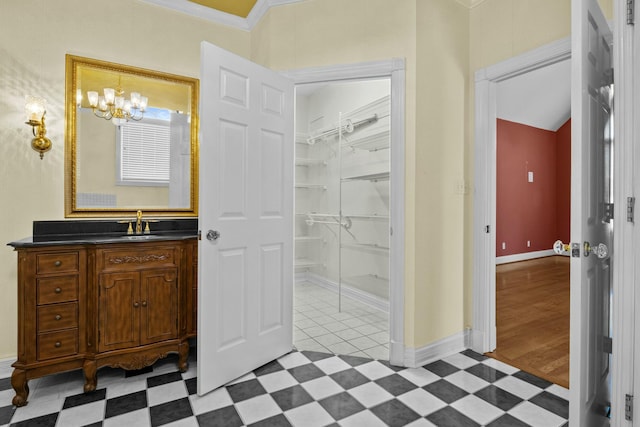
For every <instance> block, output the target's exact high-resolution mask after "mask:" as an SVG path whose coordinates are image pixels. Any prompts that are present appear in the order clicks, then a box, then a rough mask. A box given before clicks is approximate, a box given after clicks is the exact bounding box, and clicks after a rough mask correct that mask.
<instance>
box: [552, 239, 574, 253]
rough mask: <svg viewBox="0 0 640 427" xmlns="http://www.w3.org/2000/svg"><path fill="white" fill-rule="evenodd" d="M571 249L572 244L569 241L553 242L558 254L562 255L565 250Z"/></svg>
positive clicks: (554, 249)
mask: <svg viewBox="0 0 640 427" xmlns="http://www.w3.org/2000/svg"><path fill="white" fill-rule="evenodd" d="M570 249H571V246H570V245H568V244H567V243H562V240H556V241H555V242H554V243H553V252H555V253H556V254H558V255H562V254H563V253H565V252H568V251H569V250H570Z"/></svg>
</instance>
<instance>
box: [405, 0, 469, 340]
mask: <svg viewBox="0 0 640 427" xmlns="http://www.w3.org/2000/svg"><path fill="white" fill-rule="evenodd" d="M417 4H418V10H417V15H416V16H417V28H418V49H417V57H418V59H417V63H418V67H417V76H418V77H417V86H416V89H417V94H416V97H417V105H416V107H417V112H416V117H417V118H418V119H417V121H416V150H415V153H408V157H407V158H408V159H413V160H412V161H414V162H415V171H416V172H415V174H416V176H415V200H416V203H415V212H414V215H415V218H416V226H415V259H416V264H415V265H416V272H415V283H414V295H413V300H408V301H407V305H408V306H413V311H414V314H413V316H410V317H409V318H408V319H407V322H408V323H410V322H413V323H414V325H413V329H414V332H413V333H414V337H415V338H414V344H415V346H416V347H421V346H424V345H426V344H430V343H432V342H434V341H436V340H439V339H442V338H446V337H449V336H451V335H454V334H456V333H460V332H462V331H463V329H464V306H463V303H462V302H463V297H464V294H463V292H464V282H463V266H464V265H463V258H462V257H461V256H460V254H461V248H462V247H463V243H464V236H465V232H467V231H468V230H465V228H464V222H463V220H464V209H465V202H466V199H467V197H468V196H467V195H465V194H461V193H463V192H462V191H459V190H458V184H465V170H464V156H465V152H464V143H465V126H464V123H465V120H466V116H465V113H466V99H467V96H468V87H467V81H468V72H469V10H468V9H467V8H466V7H464V6H462V5H460V3H458V2H455V1H450V0H430V1H420V0H419V1H417ZM409 155H410V157H409ZM408 326H409V325H408Z"/></svg>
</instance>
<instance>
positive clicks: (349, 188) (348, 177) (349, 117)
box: [295, 96, 390, 309]
mask: <svg viewBox="0 0 640 427" xmlns="http://www.w3.org/2000/svg"><path fill="white" fill-rule="evenodd" d="M389 111H390V96H384V97H381V98H379V99H377V100H374V101H373V102H369V103H366V104H365V105H363V106H362V107H360V108H357V109H355V110H353V111H351V112H349V113H346V114H341V115H338V116H336V118H335V119H336V123H337V124H336V125H335V126H332V127H329V128H324V129H320V130H318V131H316V132H314V133H312V134H310V135H307V136H306V137H305V136H304V135H303V134H299V136H298V137H297V138H296V142H297V143H298V145H297V154H296V156H297V158H296V166H297V168H296V188H300V189H303V188H305V189H307V188H308V189H310V190H314V189H322V190H324V191H323V192H317V191H306V190H302V192H301V193H300V192H296V210H297V213H296V233H297V236H298V237H296V244H297V245H296V263H295V265H296V271H297V272H303V271H304V272H307V273H309V274H311V276H306V277H311V278H313V277H317V278H318V280H319V281H320V282H321V283H322V284H323V285H326V284H327V283H335V286H336V289H337V291H338V295H339V296H341V295H342V292H345V295H349V296H350V297H356V298H358V297H359V296H362V297H363V298H362V300H363V301H366V302H367V303H371V301H373V303H374V304H375V305H377V306H379V307H380V308H383V309H385V308H388V293H389V281H388V279H387V277H388V274H389V267H388V264H389V253H390V247H389V245H390V242H389V180H390V173H389V172H390V169H389V168H390V159H389V150H388V148H389V147H390V139H389V138H390V132H389V130H390V116H389ZM305 143H306V144H305ZM385 150H386V151H385ZM306 182H311V183H313V184H306ZM315 183H317V184H315ZM316 209H317V210H316ZM323 209H328V210H325V211H324V213H323ZM319 236H322V237H319Z"/></svg>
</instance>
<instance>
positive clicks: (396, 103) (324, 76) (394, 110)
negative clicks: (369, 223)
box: [282, 58, 406, 366]
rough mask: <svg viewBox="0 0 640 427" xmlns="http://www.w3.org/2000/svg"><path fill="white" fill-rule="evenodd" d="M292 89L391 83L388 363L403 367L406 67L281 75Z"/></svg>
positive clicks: (366, 65) (394, 62) (369, 65)
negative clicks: (375, 81) (385, 80)
mask: <svg viewBox="0 0 640 427" xmlns="http://www.w3.org/2000/svg"><path fill="white" fill-rule="evenodd" d="M282 74H283V75H285V76H286V77H288V78H290V79H291V80H293V82H294V85H299V84H309V83H321V82H339V81H344V80H362V79H371V78H389V79H390V83H391V136H390V137H391V148H390V150H391V154H390V158H391V159H390V163H391V171H390V203H389V208H390V217H391V218H390V224H389V225H390V231H391V235H390V252H389V253H390V259H389V267H390V271H389V340H390V341H389V362H390V363H391V364H393V365H397V366H404V365H405V363H406V362H405V360H406V358H405V346H404V268H405V256H404V254H405V249H404V248H405V247H404V244H405V236H404V233H405V224H404V206H405V192H404V185H405V179H404V173H405V140H404V138H405V130H404V123H405V64H404V59H399V58H393V59H389V60H382V61H372V62H362V63H357V64H344V65H330V66H323V67H311V68H302V69H297V70H288V71H283V72H282Z"/></svg>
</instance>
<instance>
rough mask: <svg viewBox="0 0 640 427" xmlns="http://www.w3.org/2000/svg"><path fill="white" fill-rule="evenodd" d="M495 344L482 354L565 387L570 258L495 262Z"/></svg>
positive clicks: (567, 354)
mask: <svg viewBox="0 0 640 427" xmlns="http://www.w3.org/2000/svg"><path fill="white" fill-rule="evenodd" d="M496 323H497V348H496V350H495V351H494V352H493V353H488V354H487V355H488V356H490V357H493V358H495V359H498V360H500V361H503V362H505V363H508V364H510V365H512V366H515V367H517V368H519V369H522V370H523V371H526V372H529V373H532V374H534V375H537V376H539V377H540V378H544V379H546V380H548V381H551V382H553V383H556V384H558V385H561V386H563V387H567V388H568V387H569V257H563V256H552V257H546V258H539V259H535V260H530V261H522V262H516V263H510V264H502V265H498V266H496Z"/></svg>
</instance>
